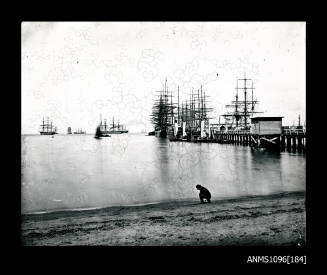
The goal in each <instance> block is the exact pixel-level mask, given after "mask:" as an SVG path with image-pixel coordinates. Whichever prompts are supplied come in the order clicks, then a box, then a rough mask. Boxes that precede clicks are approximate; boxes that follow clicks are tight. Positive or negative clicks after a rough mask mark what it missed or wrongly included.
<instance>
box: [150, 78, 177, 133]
mask: <svg viewBox="0 0 327 275" xmlns="http://www.w3.org/2000/svg"><path fill="white" fill-rule="evenodd" d="M158 92H159V95H158V99H156V100H155V102H154V104H153V106H152V114H151V123H152V124H153V126H154V133H155V136H156V137H162V138H166V137H167V135H168V128H169V126H171V125H173V121H174V117H173V115H174V114H173V109H174V106H173V104H172V92H170V94H169V91H168V87H167V78H166V80H165V84H164V87H163V90H161V91H158ZM169 98H170V102H169ZM150 133H151V132H150ZM150 133H149V134H150Z"/></svg>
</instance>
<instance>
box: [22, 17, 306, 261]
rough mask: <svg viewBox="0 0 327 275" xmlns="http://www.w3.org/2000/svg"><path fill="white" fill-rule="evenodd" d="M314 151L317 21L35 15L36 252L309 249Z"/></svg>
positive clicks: (28, 39) (27, 177) (29, 80)
mask: <svg viewBox="0 0 327 275" xmlns="http://www.w3.org/2000/svg"><path fill="white" fill-rule="evenodd" d="M309 143H310V142H309ZM306 149H307V143H306V22H305V21H280V22H279V21H273V22H271V21H244V22H243V21H226V22H225V21H93V22H92V21H69V22H68V21H23V22H21V188H20V189H21V245H22V246H218V247H226V246H228V247H243V246H244V247H249V246H251V247H255V246H265V247H280V246H282V247H305V246H306V244H307V242H306V235H307V233H306V228H307V225H306ZM299 256H301V255H299ZM253 261H255V259H253Z"/></svg>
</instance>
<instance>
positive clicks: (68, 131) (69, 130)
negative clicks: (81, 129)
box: [67, 127, 72, 135]
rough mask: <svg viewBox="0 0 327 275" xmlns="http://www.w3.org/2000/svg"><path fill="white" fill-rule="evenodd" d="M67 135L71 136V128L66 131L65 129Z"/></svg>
mask: <svg viewBox="0 0 327 275" xmlns="http://www.w3.org/2000/svg"><path fill="white" fill-rule="evenodd" d="M67 134H68V135H71V134H72V128H71V127H68V129H67Z"/></svg>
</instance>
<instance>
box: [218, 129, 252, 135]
mask: <svg viewBox="0 0 327 275" xmlns="http://www.w3.org/2000/svg"><path fill="white" fill-rule="evenodd" d="M214 133H215V134H229V135H249V134H250V130H227V131H226V130H218V131H217V130H216V131H215V132H214Z"/></svg>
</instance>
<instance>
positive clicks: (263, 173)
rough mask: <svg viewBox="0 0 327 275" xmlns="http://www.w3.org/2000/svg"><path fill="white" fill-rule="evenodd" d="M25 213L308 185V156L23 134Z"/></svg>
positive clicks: (138, 137)
mask: <svg viewBox="0 0 327 275" xmlns="http://www.w3.org/2000/svg"><path fill="white" fill-rule="evenodd" d="M21 148H22V213H27V212H38V211H46V210H52V209H73V208H89V207H103V206H110V205H126V204H138V203H146V202H155V201H161V200H165V199H184V198H196V199H197V198H198V191H197V190H196V189H195V185H196V184H201V185H203V186H205V187H207V188H208V189H209V190H210V191H211V193H212V196H213V199H215V198H216V199H220V198H226V197H238V196H244V195H265V194H270V193H276V192H283V191H303V190H305V174H306V169H305V167H306V158H305V155H304V154H300V153H288V152H282V153H276V152H268V151H266V150H264V149H260V150H258V149H251V148H250V147H246V146H236V145H228V144H205V143H203V144H195V143H184V142H183V143H182V142H169V141H168V140H167V139H159V138H156V137H153V136H144V134H123V135H112V137H109V138H103V139H101V140H97V139H94V138H93V136H92V135H57V136H55V137H54V138H51V137H50V136H22V147H21Z"/></svg>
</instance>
